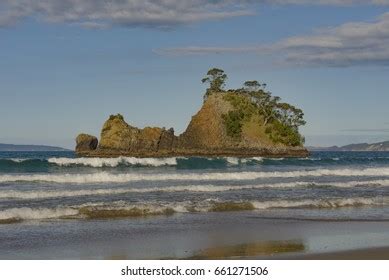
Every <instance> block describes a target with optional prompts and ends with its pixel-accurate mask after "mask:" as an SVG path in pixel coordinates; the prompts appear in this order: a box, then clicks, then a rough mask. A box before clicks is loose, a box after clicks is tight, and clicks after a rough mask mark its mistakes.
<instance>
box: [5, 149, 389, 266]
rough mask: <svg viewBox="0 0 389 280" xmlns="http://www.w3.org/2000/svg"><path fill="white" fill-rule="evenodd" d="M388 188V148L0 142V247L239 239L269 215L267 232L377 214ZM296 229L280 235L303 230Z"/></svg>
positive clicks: (81, 247) (385, 206) (19, 250)
mask: <svg viewBox="0 0 389 280" xmlns="http://www.w3.org/2000/svg"><path fill="white" fill-rule="evenodd" d="M388 187H389V152H313V153H312V155H311V156H310V157H308V158H274V159H267V158H260V157H255V158H245V159H241V158H232V157H231V158H222V157H221V158H197V157H193V158H185V157H177V158H142V159H141V158H131V157H120V158H77V157H76V156H75V154H74V153H73V152H0V258H28V259H29V258H38V259H39V258H116V257H119V258H121V257H123V258H181V257H182V258H185V257H190V256H192V255H193V254H195V253H196V252H198V250H200V249H201V248H203V247H207V246H208V245H209V244H208V243H209V238H210V234H211V233H210V232H213V233H212V234H214V233H215V232H216V231H212V229H215V228H217V232H218V234H217V237H216V238H213V237H212V240H214V242H213V243H215V242H216V241H215V240H217V242H216V243H218V242H219V241H223V239H225V240H227V239H228V240H232V239H234V240H235V241H234V242H235V243H231V244H236V240H241V242H240V243H247V242H257V241H258V239H260V240H262V237H263V236H265V235H266V232H265V231H262V232H261V228H263V227H262V226H263V223H266V221H268V222H267V223H270V222H271V224H272V227H275V229H274V230H273V231H271V232H272V234H273V233H274V231H276V232H277V231H278V230H277V227H279V230H280V231H282V228H283V227H282V224H283V225H286V224H288V223H291V222H293V221H300V222H306V223H309V222H314V221H324V222H329V223H331V225H333V226H334V227H336V223H337V222H349V223H353V222H355V223H356V222H359V223H360V222H371V223H380V222H381V223H382V222H387V221H389V188H388ZM259 220H261V221H262V222H261V223H258V222H257V221H259ZM275 221H279V222H275ZM227 225H229V227H228V228H229V230H228V234H224V233H223V230H224V229H225V228H224V227H225V226H227ZM265 227H266V228H269V225H268V226H265ZM243 228H244V230H243ZM286 228H290V227H288V226H286ZM315 230H317V229H315ZM242 232H245V233H242ZM259 233H260V234H259ZM242 234H243V235H242ZM269 234H270V233H269ZM272 234H270V235H272ZM279 234H281V235H282V232H280V233H279ZM259 235H260V236H259ZM292 236H294V235H293V234H292V233H291V234H290V236H289V237H288V238H284V237H282V238H281V237H279V238H278V239H277V238H276V239H277V240H279V239H282V240H289V241H290V240H293V242H295V241H296V240H300V239H301V238H300V237H301V236H300V237H299V235H296V236H294V237H293V238H292ZM224 237H225V238H224ZM243 239H244V240H243ZM387 239H388V237H387V236H386V234H384V235H383V236H382V238H381V239H380V238H378V237H375V238H374V240H381V241H382V242H387V241H388V240H387ZM242 240H243V241H242ZM266 240H272V238H270V237H268V238H267V239H266ZM381 241H380V242H381ZM160 242H162V243H163V244H160ZM207 242H208V243H207ZM228 242H229V241H228ZM228 242H227V243H228ZM231 242H232V241H231ZM213 243H212V244H213ZM216 243H215V244H216ZM238 243H239V242H238ZM240 243H239V244H240ZM205 244H207V246H205ZM315 244H317V242H316V243H315ZM203 245H204V246H203ZM215 246H216V245H215ZM304 246H307V245H306V244H305V245H304ZM261 248H262V247H261Z"/></svg>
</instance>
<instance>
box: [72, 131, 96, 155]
mask: <svg viewBox="0 0 389 280" xmlns="http://www.w3.org/2000/svg"><path fill="white" fill-rule="evenodd" d="M98 142H99V141H98V140H97V138H96V137H95V136H92V135H89V134H84V133H82V134H79V135H78V136H77V138H76V152H77V153H79V152H89V151H93V150H96V148H97V144H98Z"/></svg>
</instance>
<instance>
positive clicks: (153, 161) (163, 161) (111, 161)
mask: <svg viewBox="0 0 389 280" xmlns="http://www.w3.org/2000/svg"><path fill="white" fill-rule="evenodd" d="M48 162H49V163H53V164H56V165H59V166H71V165H84V166H91V167H116V166H119V165H140V166H164V165H177V158H136V157H117V158H65V157H63V158H49V159H48Z"/></svg>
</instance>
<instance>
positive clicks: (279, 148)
mask: <svg viewBox="0 0 389 280" xmlns="http://www.w3.org/2000/svg"><path fill="white" fill-rule="evenodd" d="M226 79H227V75H226V74H225V73H224V71H223V70H221V69H217V68H213V69H211V70H209V71H208V73H207V76H206V77H205V78H204V79H203V80H202V82H203V83H207V84H209V88H208V89H207V91H206V93H205V95H204V103H203V105H202V107H201V109H200V110H199V111H198V113H197V114H196V115H194V116H193V117H192V120H191V121H190V123H189V125H188V127H187V129H186V130H185V132H184V133H182V134H181V135H178V136H176V135H175V134H174V129H173V128H170V129H165V128H159V127H145V128H143V129H140V128H137V127H134V126H131V125H129V124H128V123H126V121H125V120H124V118H123V116H122V115H120V114H117V115H111V116H110V117H109V119H108V120H107V121H106V122H105V123H104V125H103V128H102V131H101V135H100V141H98V139H97V138H96V137H94V136H91V135H88V134H80V135H78V136H77V138H76V153H77V155H79V156H87V157H116V156H131V157H173V156H207V157H212V156H236V157H253V156H265V157H305V156H307V155H308V151H307V150H306V149H305V148H304V146H303V144H304V138H303V137H302V136H301V134H300V133H299V127H300V126H301V125H304V124H305V121H304V119H303V117H304V114H303V112H302V110H301V109H298V108H296V107H294V106H293V105H290V104H288V103H283V102H281V98H279V97H277V96H272V94H271V93H270V92H269V91H267V90H266V84H261V83H259V82H258V81H247V82H245V83H244V87H242V88H239V89H230V90H224V86H225V81H226Z"/></svg>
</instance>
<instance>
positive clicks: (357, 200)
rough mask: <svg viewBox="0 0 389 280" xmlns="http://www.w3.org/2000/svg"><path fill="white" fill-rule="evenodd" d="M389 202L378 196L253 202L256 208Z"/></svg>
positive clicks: (317, 206) (312, 206)
mask: <svg viewBox="0 0 389 280" xmlns="http://www.w3.org/2000/svg"><path fill="white" fill-rule="evenodd" d="M388 202H389V199H388V197H378V198H363V197H358V198H339V199H317V200H314V199H307V200H296V201H291V200H276V201H264V202H258V201H256V202H252V203H253V205H254V207H255V209H272V208H341V207H358V206H383V205H387V204H388Z"/></svg>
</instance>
